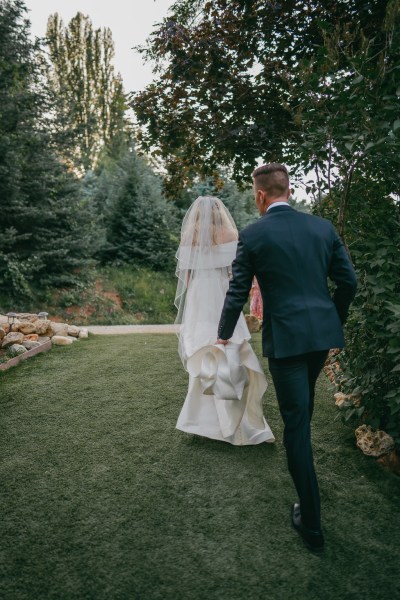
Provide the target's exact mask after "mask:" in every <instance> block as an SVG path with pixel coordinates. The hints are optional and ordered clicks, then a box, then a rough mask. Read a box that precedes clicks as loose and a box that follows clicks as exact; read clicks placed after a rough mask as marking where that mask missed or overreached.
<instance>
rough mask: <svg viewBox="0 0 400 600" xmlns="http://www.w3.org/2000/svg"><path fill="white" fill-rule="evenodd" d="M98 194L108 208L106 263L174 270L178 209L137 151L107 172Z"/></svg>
mask: <svg viewBox="0 0 400 600" xmlns="http://www.w3.org/2000/svg"><path fill="white" fill-rule="evenodd" d="M100 178H101V176H100ZM98 194H99V195H100V198H101V200H100V202H104V204H105V206H106V216H105V237H106V241H105V245H104V247H103V249H102V252H101V257H102V260H103V262H121V263H128V264H132V265H145V266H148V267H150V268H152V269H155V270H165V269H168V268H171V267H172V265H173V257H174V252H175V249H176V247H177V245H178V236H177V221H176V211H175V207H174V205H173V204H171V203H168V202H167V201H166V200H165V199H164V197H163V195H162V182H161V180H160V178H158V177H157V176H156V175H155V174H154V173H153V171H152V170H151V168H150V167H149V166H148V165H147V164H146V162H145V160H144V159H143V158H141V157H139V156H138V155H137V154H136V152H135V150H134V149H133V148H131V149H130V150H129V151H128V152H127V153H126V154H125V156H123V157H122V158H121V159H120V160H119V161H118V162H117V163H116V164H115V165H114V168H113V169H108V170H107V171H105V172H104V173H103V181H102V183H101V184H100V185H99V188H98Z"/></svg>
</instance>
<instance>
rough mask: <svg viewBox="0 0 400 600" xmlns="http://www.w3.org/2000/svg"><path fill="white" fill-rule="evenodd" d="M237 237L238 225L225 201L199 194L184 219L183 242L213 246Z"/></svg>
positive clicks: (234, 239) (184, 243) (231, 240)
mask: <svg viewBox="0 0 400 600" xmlns="http://www.w3.org/2000/svg"><path fill="white" fill-rule="evenodd" d="M237 239H238V232H237V229H236V226H235V224H234V222H233V219H232V217H231V215H230V213H229V211H228V209H227V208H226V206H225V205H224V203H223V202H221V200H220V199H219V198H215V197H214V196H199V197H198V198H197V199H196V200H195V201H194V203H193V204H192V206H191V207H190V209H189V211H188V213H187V215H186V217H185V219H184V223H183V226H182V237H181V243H182V244H183V245H185V246H187V245H192V246H200V247H210V246H211V247H212V246H218V245H220V244H226V243H228V242H233V241H236V240H237Z"/></svg>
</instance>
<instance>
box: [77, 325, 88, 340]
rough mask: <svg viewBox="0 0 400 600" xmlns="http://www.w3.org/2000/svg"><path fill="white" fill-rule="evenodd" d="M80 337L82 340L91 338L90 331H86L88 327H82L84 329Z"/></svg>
mask: <svg viewBox="0 0 400 600" xmlns="http://www.w3.org/2000/svg"><path fill="white" fill-rule="evenodd" d="M79 337H80V339H86V338H88V337H89V331H88V330H87V329H86V327H82V329H81V330H80V331H79Z"/></svg>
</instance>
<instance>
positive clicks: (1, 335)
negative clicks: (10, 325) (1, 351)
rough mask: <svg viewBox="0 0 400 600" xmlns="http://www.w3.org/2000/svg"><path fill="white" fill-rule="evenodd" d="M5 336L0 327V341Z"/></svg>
mask: <svg viewBox="0 0 400 600" xmlns="http://www.w3.org/2000/svg"><path fill="white" fill-rule="evenodd" d="M5 335H6V332H5V331H4V329H3V328H2V327H0V340H2V339H3V338H4V336H5Z"/></svg>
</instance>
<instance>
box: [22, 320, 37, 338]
mask: <svg viewBox="0 0 400 600" xmlns="http://www.w3.org/2000/svg"><path fill="white" fill-rule="evenodd" d="M18 331H20V332H21V333H23V334H24V335H28V334H29V333H36V326H35V323H31V322H30V321H22V322H21V323H20V324H19V325H18Z"/></svg>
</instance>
